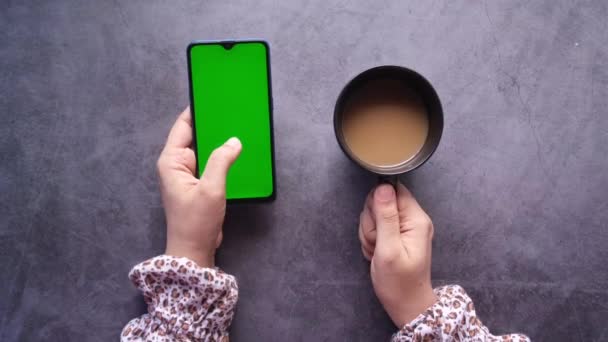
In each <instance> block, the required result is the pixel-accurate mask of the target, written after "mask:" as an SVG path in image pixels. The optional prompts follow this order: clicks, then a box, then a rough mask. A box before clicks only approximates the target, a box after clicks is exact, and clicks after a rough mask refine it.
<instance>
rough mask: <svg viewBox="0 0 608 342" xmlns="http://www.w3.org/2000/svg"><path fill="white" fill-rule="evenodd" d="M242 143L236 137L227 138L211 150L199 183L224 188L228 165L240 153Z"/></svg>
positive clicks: (230, 164)
mask: <svg viewBox="0 0 608 342" xmlns="http://www.w3.org/2000/svg"><path fill="white" fill-rule="evenodd" d="M241 149H242V145H241V141H240V140H239V139H238V138H230V139H228V140H227V141H226V142H225V143H224V145H222V146H220V147H218V148H216V149H215V150H213V152H211V155H210V156H209V159H208V160H207V165H206V166H205V171H203V175H202V176H201V180H204V182H201V184H205V186H207V185H208V184H210V185H213V186H214V187H217V188H219V189H222V190H225V189H226V175H227V174H228V170H229V169H230V166H232V164H233V163H234V162H235V160H236V158H237V157H238V156H239V154H240V153H241Z"/></svg>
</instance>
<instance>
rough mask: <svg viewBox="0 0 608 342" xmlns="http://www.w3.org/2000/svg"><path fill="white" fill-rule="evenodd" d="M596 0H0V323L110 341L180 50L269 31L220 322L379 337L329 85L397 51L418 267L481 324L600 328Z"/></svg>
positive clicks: (542, 337) (224, 261)
mask: <svg viewBox="0 0 608 342" xmlns="http://www.w3.org/2000/svg"><path fill="white" fill-rule="evenodd" d="M607 17H608V3H607V2H606V1H602V0H594V1H576V2H574V1H563V0H560V1H556V0H544V1H486V2H481V1H447V0H442V1H416V2H414V1H388V2H384V1H380V2H378V1H375V2H374V1H372V2H370V1H316V0H313V1H291V2H289V1H276V0H275V1H272V0H261V1H242V2H228V1H143V0H140V1H123V2H108V1H86V2H83V1H38V2H35V1H4V2H2V4H1V5H0V32H2V34H0V72H1V77H0V80H1V83H0V108H2V115H1V116H0V257H1V263H0V267H1V268H0V270H1V271H2V272H1V273H0V274H1V275H0V293H1V294H2V295H1V296H0V340H2V341H42V340H48V341H68V340H71V341H85V340H86V341H110V340H116V339H118V335H119V333H120V331H121V328H122V327H123V325H124V324H125V323H126V322H127V321H128V320H129V319H131V318H133V317H134V316H136V315H139V314H141V313H142V312H143V311H144V310H145V307H144V305H143V301H142V298H141V296H140V295H139V294H138V292H137V291H136V290H135V289H134V288H133V286H132V285H131V284H130V282H129V281H128V279H127V272H128V271H129V269H130V268H131V267H132V266H133V265H134V264H135V263H137V262H139V261H142V260H144V259H146V258H149V257H152V256H154V255H157V254H160V253H162V251H163V248H164V243H165V224H164V214H163V209H162V206H161V202H160V197H159V191H158V186H157V178H156V172H155V162H156V159H157V157H158V155H159V152H160V149H161V147H162V145H163V143H164V140H165V137H166V134H167V132H168V129H169V128H170V126H171V125H172V123H173V121H174V119H175V117H176V115H177V114H178V113H179V112H180V111H181V109H183V108H184V107H185V106H186V105H187V104H188V83H187V73H186V55H185V49H186V45H187V44H188V43H189V42H190V41H191V40H196V39H221V38H240V37H261V38H265V39H267V40H268V41H269V42H270V43H271V45H272V51H271V52H272V73H273V79H272V81H273V88H274V99H275V104H274V105H275V106H274V107H275V143H276V165H277V183H278V199H277V201H276V202H275V203H273V204H271V205H266V206H262V205H249V206H240V207H236V208H230V210H229V213H228V218H227V222H226V226H225V241H224V243H223V245H222V247H221V250H220V252H219V256H218V258H219V261H218V263H219V265H220V266H222V267H223V268H224V269H225V270H226V271H228V272H230V273H232V274H235V275H236V276H237V277H238V280H239V284H240V289H241V290H240V301H239V304H238V309H237V315H236V318H235V321H234V324H233V326H232V335H231V337H232V338H231V340H233V341H286V340H296V341H318V340H324V341H325V340H328V341H347V340H348V341H381V340H387V339H388V338H389V336H390V334H391V333H393V332H394V331H395V327H393V326H392V324H391V323H390V322H389V320H388V317H387V316H386V314H385V313H384V312H383V310H382V308H381V306H380V305H379V303H378V302H377V300H376V299H375V296H374V293H373V290H372V287H371V284H370V280H369V270H368V268H369V266H368V264H367V263H366V262H365V261H364V259H363V258H362V256H361V253H360V246H359V243H358V239H357V235H356V226H357V222H358V214H359V210H360V208H361V205H362V201H363V198H364V196H365V194H366V193H367V191H368V190H369V189H370V188H371V186H372V185H373V184H374V177H372V176H370V175H368V174H366V173H364V172H362V171H360V170H358V169H357V168H355V167H354V166H353V165H352V164H350V162H349V161H348V160H347V159H346V158H345V157H344V156H343V155H342V153H341V152H340V150H339V148H338V146H337V144H336V143H335V139H334V136H333V131H332V110H333V105H334V101H335V99H336V97H337V95H338V93H339V91H340V89H341V88H342V86H343V85H344V84H345V83H346V82H347V81H348V80H349V79H350V78H351V77H353V76H354V75H356V74H357V73H359V72H361V71H363V70H365V69H367V68H370V67H373V66H377V65H381V64H398V65H404V66H408V67H411V68H414V69H416V70H418V71H420V72H421V73H422V74H423V75H425V76H426V77H427V78H428V79H429V80H430V81H431V82H432V83H433V84H434V85H435V87H436V89H437V91H438V93H439V95H440V97H441V99H442V101H443V105H444V110H445V120H446V125H445V133H444V137H443V140H442V143H441V146H440V148H439V149H438V151H437V153H436V154H435V156H434V157H433V158H432V159H431V161H430V162H429V163H428V164H426V165H425V166H424V167H422V168H421V169H419V170H417V171H416V172H415V173H413V174H411V175H408V176H406V177H403V181H404V182H405V183H406V184H407V185H408V186H409V187H410V188H411V190H412V191H413V192H414V193H415V195H416V196H417V197H418V199H419V201H420V202H421V204H422V205H423V207H424V208H425V209H426V210H427V211H428V213H429V214H430V216H431V217H432V218H433V220H434V223H435V227H436V234H435V238H434V243H433V246H434V250H433V252H434V255H433V272H432V275H433V281H434V283H435V284H437V285H438V284H445V283H457V284H461V285H462V286H464V288H465V289H466V290H467V291H469V293H470V295H471V296H472V298H473V299H474V301H475V304H476V307H477V310H478V312H479V315H480V317H481V319H482V320H483V322H484V323H485V324H487V325H488V326H489V327H490V328H491V330H492V331H493V332H495V333H506V332H523V333H526V334H528V335H530V336H531V337H532V338H533V339H534V340H538V341H605V340H607V339H608V324H607V323H608V321H607V317H608V290H607V289H606V287H607V285H608V269H607V267H606V265H605V262H606V260H608V229H607V228H608V224H607V222H608V198H607V197H608V195H607V193H608V159H607V154H608V113H607V111H606V108H607V107H608V44H607V43H608V33H607V32H608V24H607V21H606V18H607Z"/></svg>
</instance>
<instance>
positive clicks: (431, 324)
mask: <svg viewBox="0 0 608 342" xmlns="http://www.w3.org/2000/svg"><path fill="white" fill-rule="evenodd" d="M434 291H435V294H436V295H437V298H438V301H437V303H435V304H434V305H433V306H431V307H430V308H429V309H428V310H426V312H424V313H422V314H420V315H419V316H418V317H416V318H415V319H414V320H413V321H412V322H410V323H408V324H406V325H405V326H404V327H403V329H401V330H400V331H399V332H397V333H396V334H394V335H393V338H392V342H402V341H512V342H520V341H527V342H529V341H530V339H529V338H528V337H527V336H525V335H521V334H510V335H504V336H494V335H492V334H491V333H490V331H489V330H488V328H487V327H485V326H484V325H483V324H482V323H481V321H480V320H479V318H477V315H476V314H475V308H474V306H473V301H472V300H471V298H470V297H469V296H468V295H467V294H466V292H465V291H464V289H463V288H462V287H460V286H458V285H448V286H442V287H438V288H436V289H435V290H434Z"/></svg>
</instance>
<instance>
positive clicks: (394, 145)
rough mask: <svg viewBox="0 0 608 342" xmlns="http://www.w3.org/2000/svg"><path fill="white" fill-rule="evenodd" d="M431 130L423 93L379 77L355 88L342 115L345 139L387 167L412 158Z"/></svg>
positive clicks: (355, 149) (362, 155)
mask: <svg viewBox="0 0 608 342" xmlns="http://www.w3.org/2000/svg"><path fill="white" fill-rule="evenodd" d="M428 131H429V120H428V117H427V111H426V107H425V106H424V102H423V101H422V99H421V98H420V95H418V93H417V92H416V91H415V90H414V89H412V88H411V87H409V86H407V85H406V84H404V83H403V82H400V81H398V80H391V79H379V80H373V81H370V82H369V83H367V84H364V85H363V86H362V87H361V88H359V89H357V90H355V91H354V93H353V94H352V97H351V99H350V100H349V101H348V102H347V103H346V106H345V108H344V112H343V114H342V132H343V134H344V142H345V143H346V145H347V146H348V147H349V149H350V150H351V152H352V153H353V154H354V155H356V156H357V157H358V158H359V159H361V160H362V161H364V162H365V163H368V164H371V165H374V166H379V167H386V166H391V165H398V164H401V163H404V162H407V161H408V160H410V159H412V158H413V157H414V156H415V155H416V154H417V153H418V152H420V150H421V149H422V146H424V142H425V141H426V137H427V135H428Z"/></svg>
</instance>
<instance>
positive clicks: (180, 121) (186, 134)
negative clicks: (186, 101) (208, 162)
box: [165, 106, 192, 148]
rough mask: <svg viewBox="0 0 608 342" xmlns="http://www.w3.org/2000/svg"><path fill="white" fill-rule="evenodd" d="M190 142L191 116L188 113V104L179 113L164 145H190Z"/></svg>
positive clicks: (180, 146)
mask: <svg viewBox="0 0 608 342" xmlns="http://www.w3.org/2000/svg"><path fill="white" fill-rule="evenodd" d="M191 143H192V116H191V115H190V106H188V107H186V109H184V111H183V112H182V113H181V114H180V115H179V117H178V118H177V120H176V121H175V124H173V127H172V128H171V131H170V132H169V136H168V137H167V144H166V146H165V147H178V148H185V147H190V144H191Z"/></svg>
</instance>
